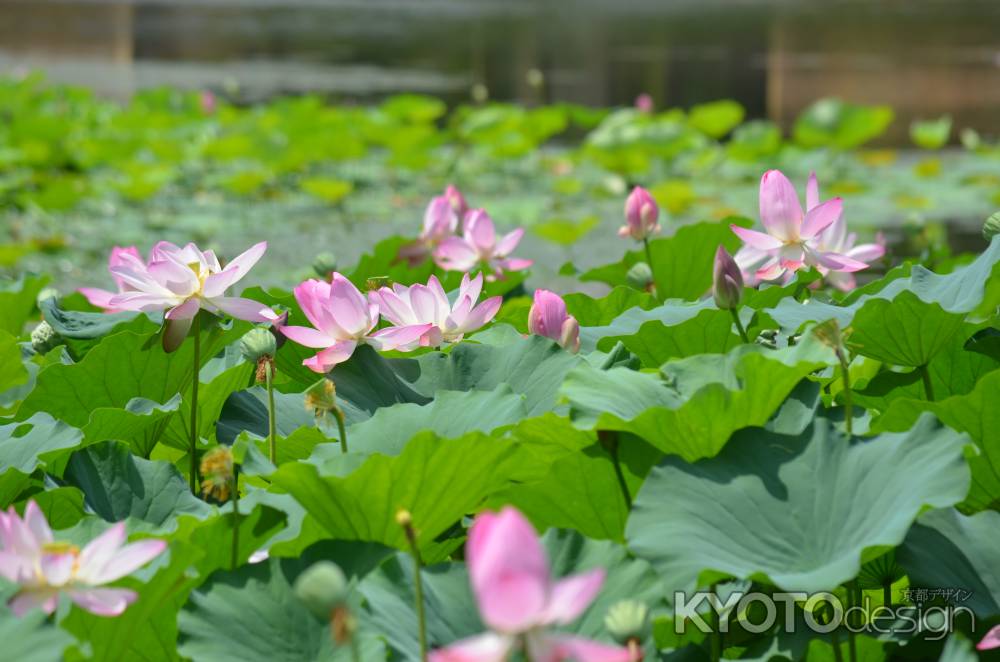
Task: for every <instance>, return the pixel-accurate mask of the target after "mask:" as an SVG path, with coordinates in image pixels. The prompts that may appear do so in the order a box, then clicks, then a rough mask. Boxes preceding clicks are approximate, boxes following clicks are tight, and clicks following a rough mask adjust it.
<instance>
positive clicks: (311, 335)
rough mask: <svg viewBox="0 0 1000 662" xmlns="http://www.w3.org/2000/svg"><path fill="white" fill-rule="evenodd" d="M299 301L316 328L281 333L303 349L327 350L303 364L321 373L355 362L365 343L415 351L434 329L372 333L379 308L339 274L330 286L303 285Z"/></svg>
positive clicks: (287, 328)
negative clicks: (420, 340)
mask: <svg viewBox="0 0 1000 662" xmlns="http://www.w3.org/2000/svg"><path fill="white" fill-rule="evenodd" d="M295 300H296V301H298V302H299V306H300V307H301V308H302V312H303V313H305V316H306V318H307V319H308V320H309V322H310V323H311V324H312V325H313V327H315V328H311V327H308V326H282V327H280V330H281V333H283V334H285V336H287V337H288V338H291V339H292V340H294V341H295V342H297V343H299V344H300V345H304V346H306V347H312V348H316V349H322V350H323V351H321V352H319V353H317V354H316V355H315V356H313V357H311V358H308V359H306V360H304V361H303V362H302V365H304V366H306V367H307V368H309V369H310V370H313V371H315V372H318V373H325V372H328V371H329V370H330V369H331V368H333V367H334V366H335V365H337V364H338V363H343V362H344V361H346V360H347V359H349V358H351V355H352V354H354V350H355V349H357V347H358V345H360V344H363V343H367V344H370V345H372V346H373V347H375V348H376V349H402V350H405V349H406V348H412V346H413V344H414V343H415V342H416V341H418V340H419V339H420V337H421V336H422V335H423V334H424V333H426V332H427V331H428V330H430V328H431V327H432V326H433V325H432V324H430V323H426V324H423V325H418V326H408V327H403V328H398V327H394V328H389V329H382V330H381V331H377V332H375V333H372V330H373V329H374V328H375V326H376V325H377V324H378V320H379V307H378V304H377V303H375V302H374V301H371V302H369V301H368V299H366V298H365V295H363V294H361V292H360V291H358V288H356V287H355V286H354V283H352V282H351V281H349V280H348V279H347V278H345V277H344V276H342V275H341V274H339V273H337V272H334V273H333V276H332V278H331V280H330V282H326V281H322V280H315V279H313V280H307V281H305V282H303V283H300V284H299V285H298V287H296V288H295Z"/></svg>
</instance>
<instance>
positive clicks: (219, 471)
mask: <svg viewBox="0 0 1000 662" xmlns="http://www.w3.org/2000/svg"><path fill="white" fill-rule="evenodd" d="M201 476H202V481H201V493H202V494H203V495H205V496H206V497H212V498H213V499H215V500H216V501H219V502H220V503H224V502H226V501H228V500H229V496H230V491H231V490H232V487H233V477H234V474H233V452H232V451H231V450H230V449H229V447H228V446H217V447H215V448H213V449H212V450H210V451H208V452H207V453H205V456H204V457H203V458H202V459H201Z"/></svg>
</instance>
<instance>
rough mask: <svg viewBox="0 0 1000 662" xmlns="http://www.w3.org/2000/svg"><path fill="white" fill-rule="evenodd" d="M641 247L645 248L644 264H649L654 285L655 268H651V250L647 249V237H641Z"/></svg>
mask: <svg viewBox="0 0 1000 662" xmlns="http://www.w3.org/2000/svg"><path fill="white" fill-rule="evenodd" d="M642 247H643V248H644V249H645V250H646V264H648V265H649V273H650V275H651V276H652V277H653V283H654V285H653V286H654V287H655V286H656V285H655V283H656V269H654V268H653V251H651V250H649V239H647V238H645V237H643V239H642Z"/></svg>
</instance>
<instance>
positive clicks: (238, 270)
mask: <svg viewBox="0 0 1000 662" xmlns="http://www.w3.org/2000/svg"><path fill="white" fill-rule="evenodd" d="M265 250H267V242H261V243H259V244H257V245H255V246H253V247H252V248H250V249H249V250H247V251H246V252H244V253H242V254H241V255H239V256H238V257H236V258H235V259H233V260H232V261H231V262H229V263H228V264H227V265H226V267H225V269H223V268H222V265H220V264H219V259H218V258H217V257H216V256H215V253H214V252H212V251H210V250H208V251H202V250H200V249H199V248H198V247H197V246H195V245H194V244H188V245H187V246H185V247H183V248H180V247H178V246H175V245H174V244H171V243H170V242H166V241H161V242H160V243H158V244H156V246H154V247H153V250H152V251H151V252H150V259H149V263H144V262H143V261H142V259H140V258H139V257H137V256H136V255H135V254H132V253H126V252H122V253H119V255H118V259H119V264H117V265H116V266H114V267H111V273H112V275H114V276H116V277H117V278H120V279H121V280H122V281H123V282H124V284H125V286H127V287H128V288H130V289H129V291H125V292H122V293H120V294H117V295H115V296H113V297H111V299H110V300H109V301H108V305H109V306H110V307H111V308H113V309H117V310H135V311H140V312H150V311H155V310H166V311H167V312H166V314H165V315H164V319H165V324H166V327H167V328H166V331H165V336H164V339H165V343H164V346H165V347H167V348H168V349H170V348H171V347H176V345H178V344H180V341H181V340H183V339H184V337H185V336H186V335H187V333H188V330H189V329H190V328H191V323H192V320H193V319H194V317H195V315H197V314H198V311H199V310H202V309H204V310H207V311H208V312H210V313H213V314H216V315H229V316H231V317H235V318H237V319H242V320H247V321H249V322H271V321H274V320H275V319H276V318H277V315H275V313H274V311H272V310H271V309H270V308H268V307H267V306H265V305H264V304H262V303H259V302H257V301H253V300H251V299H244V298H242V297H227V296H224V294H225V292H226V290H227V289H229V288H230V287H231V286H232V285H234V284H235V283H236V282H237V281H239V280H240V279H241V278H243V277H244V276H246V275H247V273H248V272H249V271H250V268H251V267H253V265H255V264H256V263H257V261H258V260H259V259H260V258H261V256H262V255H263V254H264V251H265ZM168 338H169V339H168Z"/></svg>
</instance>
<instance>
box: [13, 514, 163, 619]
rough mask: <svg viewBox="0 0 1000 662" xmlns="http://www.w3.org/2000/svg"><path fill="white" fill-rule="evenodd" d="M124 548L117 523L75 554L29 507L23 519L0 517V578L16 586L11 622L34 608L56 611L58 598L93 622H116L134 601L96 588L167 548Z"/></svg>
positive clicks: (149, 543) (124, 592) (121, 592)
mask: <svg viewBox="0 0 1000 662" xmlns="http://www.w3.org/2000/svg"><path fill="white" fill-rule="evenodd" d="M124 542H125V523H124V522H118V523H117V524H114V525H112V526H111V528H109V529H108V530H107V531H105V532H104V533H102V534H101V535H99V536H98V537H97V538H94V540H92V541H90V543H88V544H87V546H86V547H84V548H83V550H82V551H81V550H80V549H79V548H77V547H76V545H71V544H69V543H64V542H57V541H55V540H54V539H53V537H52V529H50V528H49V523H48V522H47V521H46V520H45V515H43V514H42V511H41V509H39V507H38V506H37V505H36V504H35V502H34V501H29V502H28V505H27V506H26V507H25V509H24V519H23V520H22V519H21V518H20V517H18V515H17V512H16V511H15V510H14V508H13V507H11V508H10V510H8V511H7V512H6V513H3V512H0V575H3V576H4V577H6V578H7V579H9V580H10V581H12V582H15V583H17V584H19V585H20V590H19V591H18V592H17V594H16V595H14V597H13V598H11V600H10V602H9V603H8V604H9V606H10V608H11V609H12V610H13V611H14V614H16V615H17V616H23V615H24V614H26V613H27V612H28V611H30V610H31V609H34V608H36V607H40V608H41V609H42V610H43V611H44V612H45V613H46V614H51V613H52V612H54V611H55V610H56V606H57V605H58V602H59V594H60V593H66V594H67V595H68V596H69V598H70V599H71V600H72V601H73V602H75V603H76V604H78V605H80V606H81V607H82V608H84V609H86V610H87V611H89V612H91V613H94V614H97V615H98V616H117V615H118V614H121V613H122V612H123V611H125V608H126V607H128V605H129V604H131V603H132V602H135V600H136V598H137V597H138V595H137V594H136V593H135V591H131V590H129V589H125V588H100V587H101V585H103V584H107V583H108V582H113V581H115V580H116V579H120V578H122V577H124V576H125V575H128V574H129V573H131V572H132V571H134V570H136V569H138V568H140V567H142V566H144V565H145V564H146V563H148V562H149V561H151V560H153V559H154V558H156V557H157V556H159V554H160V553H161V552H163V550H164V549H166V547H167V543H166V542H165V541H163V540H140V541H139V542H134V543H131V544H128V545H124V546H123V544H122V543H124Z"/></svg>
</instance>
